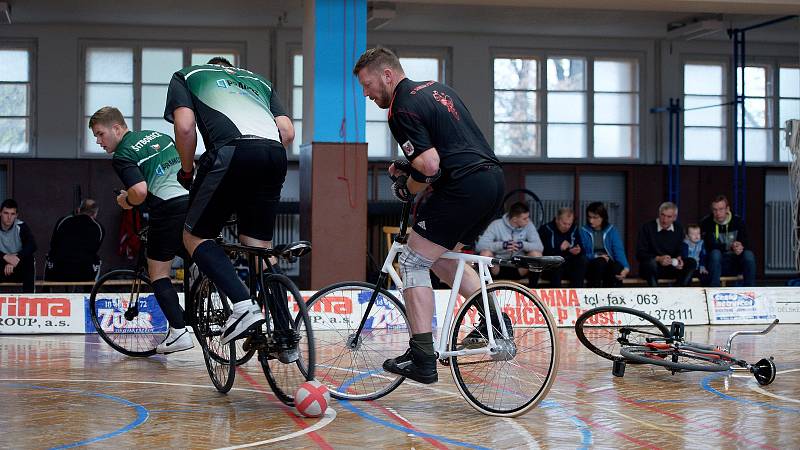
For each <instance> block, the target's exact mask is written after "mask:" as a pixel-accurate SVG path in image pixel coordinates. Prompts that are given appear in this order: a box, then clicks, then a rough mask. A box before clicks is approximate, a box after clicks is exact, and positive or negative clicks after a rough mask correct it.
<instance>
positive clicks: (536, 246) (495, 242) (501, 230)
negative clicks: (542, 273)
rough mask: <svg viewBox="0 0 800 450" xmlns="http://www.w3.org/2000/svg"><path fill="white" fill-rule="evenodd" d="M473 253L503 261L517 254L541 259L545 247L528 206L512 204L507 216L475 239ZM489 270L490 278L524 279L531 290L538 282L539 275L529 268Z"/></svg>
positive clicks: (495, 268)
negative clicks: (532, 221)
mask: <svg viewBox="0 0 800 450" xmlns="http://www.w3.org/2000/svg"><path fill="white" fill-rule="evenodd" d="M475 250H477V251H479V252H480V254H481V255H482V256H492V257H498V258H503V259H507V258H510V257H512V256H513V255H517V254H524V255H527V256H542V250H544V247H543V246H542V241H541V239H539V233H537V232H536V227H535V226H533V224H532V223H531V211H530V208H528V205H526V204H525V203H522V202H517V203H514V204H513V205H511V207H510V208H509V209H508V214H505V215H504V216H503V217H501V218H499V219H496V220H494V221H493V222H492V223H490V224H489V227H487V228H486V231H484V232H483V234H482V235H481V237H480V239H478V243H477V244H476V245H475ZM489 270H490V271H491V272H492V277H494V278H498V279H511V280H518V279H520V278H522V277H524V276H527V277H528V285H529V286H530V287H535V286H536V284H537V282H538V281H539V274H538V273H535V272H531V271H529V270H528V269H522V268H520V269H517V268H514V267H500V266H498V265H494V266H492V267H490V268H489Z"/></svg>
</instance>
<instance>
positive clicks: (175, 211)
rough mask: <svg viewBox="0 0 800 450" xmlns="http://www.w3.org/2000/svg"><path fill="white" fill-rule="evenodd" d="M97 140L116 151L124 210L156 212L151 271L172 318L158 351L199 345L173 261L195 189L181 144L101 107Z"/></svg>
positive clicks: (94, 121) (94, 124) (95, 119)
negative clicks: (182, 174) (186, 174)
mask: <svg viewBox="0 0 800 450" xmlns="http://www.w3.org/2000/svg"><path fill="white" fill-rule="evenodd" d="M89 128H90V129H91V130H92V133H93V134H94V136H95V138H97V143H98V144H99V145H100V146H101V147H103V149H104V150H105V151H106V152H108V153H111V154H113V155H114V157H113V159H112V166H113V167H114V170H115V171H116V172H117V175H118V176H119V178H120V180H122V183H123V184H124V185H125V189H124V190H122V191H120V193H119V195H118V196H117V203H118V204H119V206H120V207H121V208H123V209H131V208H133V207H134V206H139V205H141V204H142V203H146V206H147V207H148V210H149V212H150V222H149V229H148V233H147V270H148V273H149V275H150V280H151V283H152V285H153V293H154V294H155V297H156V300H157V301H158V305H159V306H160V307H161V311H163V312H164V316H165V317H166V318H167V321H168V322H169V331H168V332H167V335H166V337H165V338H164V341H163V342H161V343H160V344H158V346H157V347H156V352H157V353H164V354H166V353H174V352H179V351H181V350H188V349H190V348H192V347H194V343H193V341H192V336H191V334H189V332H188V330H187V329H186V323H185V321H184V318H183V309H181V306H180V304H179V302H178V293H177V291H176V290H175V287H174V286H173V285H172V282H171V281H170V279H169V272H170V268H171V267H172V260H173V259H174V258H175V255H176V254H177V253H178V252H180V251H181V250H182V248H181V233H182V230H183V222H184V219H185V217H186V210H187V208H188V205H189V195H188V194H189V193H188V192H186V189H184V188H183V186H181V185H180V183H178V181H177V179H176V174H177V173H178V170H180V167H181V161H180V157H178V151H177V150H176V149H175V143H174V142H173V141H172V138H170V137H169V136H167V135H165V134H162V133H159V132H158V131H149V130H143V131H130V130H128V126H127V125H126V124H125V119H124V118H123V117H122V113H121V112H120V111H119V110H118V109H117V108H114V107H111V106H106V107H103V108H100V109H99V110H97V112H95V113H94V114H93V115H92V117H91V118H90V119H89Z"/></svg>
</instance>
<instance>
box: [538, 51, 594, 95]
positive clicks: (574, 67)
mask: <svg viewBox="0 0 800 450" xmlns="http://www.w3.org/2000/svg"><path fill="white" fill-rule="evenodd" d="M585 69H586V61H584V60H583V59H578V58H575V59H570V58H548V60H547V89H549V90H551V91H582V90H584V89H586V78H585V76H584V72H585Z"/></svg>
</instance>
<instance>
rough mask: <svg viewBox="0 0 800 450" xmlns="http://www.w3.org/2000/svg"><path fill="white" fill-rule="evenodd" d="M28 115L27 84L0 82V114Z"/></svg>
mask: <svg viewBox="0 0 800 450" xmlns="http://www.w3.org/2000/svg"><path fill="white" fill-rule="evenodd" d="M26 115H28V85H27V84H0V116H26Z"/></svg>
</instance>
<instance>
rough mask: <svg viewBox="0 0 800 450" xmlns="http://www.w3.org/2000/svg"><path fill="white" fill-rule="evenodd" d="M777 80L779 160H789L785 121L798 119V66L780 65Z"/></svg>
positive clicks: (799, 108) (799, 94)
mask: <svg viewBox="0 0 800 450" xmlns="http://www.w3.org/2000/svg"><path fill="white" fill-rule="evenodd" d="M778 82H779V83H780V88H779V97H778V114H777V116H778V126H777V127H776V128H780V135H779V136H778V142H779V143H780V144H779V145H778V148H779V149H780V156H779V158H780V161H784V162H788V161H791V160H792V158H791V154H790V152H789V147H787V146H786V137H785V136H786V134H785V133H786V121H787V120H789V119H800V68H797V67H785V66H783V67H780V68H779V69H778Z"/></svg>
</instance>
